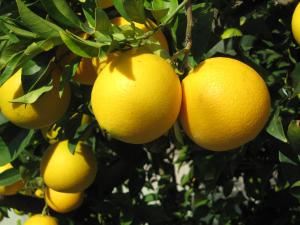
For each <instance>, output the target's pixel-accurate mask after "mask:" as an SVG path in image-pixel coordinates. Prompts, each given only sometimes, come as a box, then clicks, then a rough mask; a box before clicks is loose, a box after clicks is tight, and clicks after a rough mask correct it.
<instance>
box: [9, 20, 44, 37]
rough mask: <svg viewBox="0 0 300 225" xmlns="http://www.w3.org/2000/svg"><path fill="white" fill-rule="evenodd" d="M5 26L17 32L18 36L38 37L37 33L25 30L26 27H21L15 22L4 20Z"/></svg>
mask: <svg viewBox="0 0 300 225" xmlns="http://www.w3.org/2000/svg"><path fill="white" fill-rule="evenodd" d="M4 26H5V27H6V28H7V29H9V31H10V32H12V33H15V34H16V35H18V36H22V37H24V38H38V35H37V34H35V33H32V32H30V31H27V30H24V29H21V28H19V27H17V26H16V25H14V24H10V23H8V22H5V21H4Z"/></svg>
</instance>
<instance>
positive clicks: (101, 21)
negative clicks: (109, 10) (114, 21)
mask: <svg viewBox="0 0 300 225" xmlns="http://www.w3.org/2000/svg"><path fill="white" fill-rule="evenodd" d="M95 14H96V15H95V18H96V31H99V32H101V33H105V34H107V33H108V34H111V33H112V26H111V22H110V20H109V18H108V16H107V15H106V13H105V11H104V10H103V9H101V8H96V10H95Z"/></svg>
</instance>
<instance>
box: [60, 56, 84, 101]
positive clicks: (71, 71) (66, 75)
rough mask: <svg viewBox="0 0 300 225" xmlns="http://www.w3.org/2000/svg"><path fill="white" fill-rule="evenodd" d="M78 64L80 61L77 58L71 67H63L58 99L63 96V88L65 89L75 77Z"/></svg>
mask: <svg viewBox="0 0 300 225" xmlns="http://www.w3.org/2000/svg"><path fill="white" fill-rule="evenodd" d="M79 63H80V59H79V58H77V59H76V60H75V62H74V63H73V64H72V65H70V64H69V65H65V67H64V71H63V73H62V76H61V82H60V84H59V96H60V97H62V95H63V91H64V88H65V86H66V84H67V83H68V82H69V81H70V80H71V79H72V77H73V76H74V75H75V73H76V71H77V69H78V66H79Z"/></svg>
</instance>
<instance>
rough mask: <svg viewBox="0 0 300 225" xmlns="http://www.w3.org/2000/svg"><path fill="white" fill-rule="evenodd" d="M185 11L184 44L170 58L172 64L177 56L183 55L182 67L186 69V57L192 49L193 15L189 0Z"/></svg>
mask: <svg viewBox="0 0 300 225" xmlns="http://www.w3.org/2000/svg"><path fill="white" fill-rule="evenodd" d="M185 11H186V20H187V22H186V31H185V43H184V48H183V49H181V50H179V51H177V52H176V53H175V54H174V55H173V56H172V58H171V60H172V61H173V62H174V61H175V60H176V59H177V58H178V57H179V55H181V54H184V59H183V65H184V66H185V67H188V64H187V57H188V55H189V54H190V51H191V48H192V28H193V13H192V2H191V0H187V4H186V5H185Z"/></svg>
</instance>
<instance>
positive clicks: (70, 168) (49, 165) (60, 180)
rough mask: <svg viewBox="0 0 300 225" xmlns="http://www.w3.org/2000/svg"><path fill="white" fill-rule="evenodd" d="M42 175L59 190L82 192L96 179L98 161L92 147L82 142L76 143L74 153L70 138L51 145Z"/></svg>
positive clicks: (43, 160) (43, 161) (52, 187)
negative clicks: (69, 145) (70, 145)
mask: <svg viewBox="0 0 300 225" xmlns="http://www.w3.org/2000/svg"><path fill="white" fill-rule="evenodd" d="M40 170H41V175H42V177H43V179H44V182H45V184H46V185H47V186H48V187H50V188H51V189H53V190H55V191H59V192H68V193H74V192H82V191H84V190H85V189H86V188H88V187H89V186H90V185H91V184H92V183H93V181H94V179H95V177H96V173H97V161H96V158H95V156H94V154H93V152H92V151H91V149H90V148H89V147H88V146H87V145H85V144H84V143H82V142H79V143H78V144H77V145H76V148H75V152H74V154H71V152H70V151H69V147H68V140H64V141H60V142H58V143H55V144H53V145H50V146H49V147H48V149H47V150H46V151H45V153H44V155H43V157H42V161H41V167H40Z"/></svg>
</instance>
